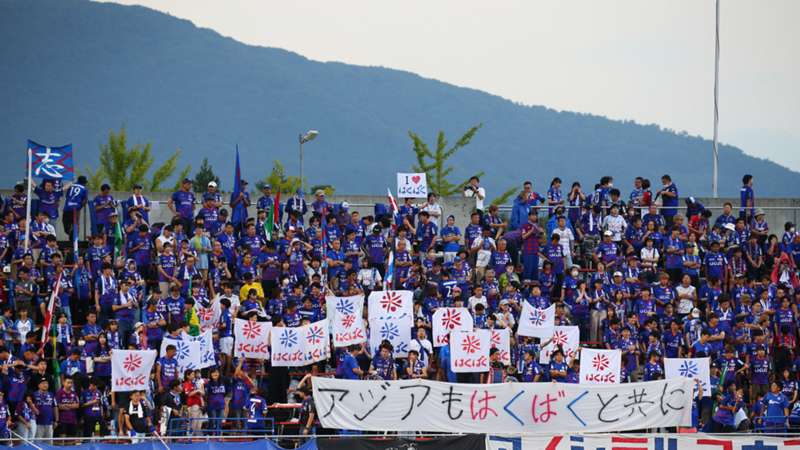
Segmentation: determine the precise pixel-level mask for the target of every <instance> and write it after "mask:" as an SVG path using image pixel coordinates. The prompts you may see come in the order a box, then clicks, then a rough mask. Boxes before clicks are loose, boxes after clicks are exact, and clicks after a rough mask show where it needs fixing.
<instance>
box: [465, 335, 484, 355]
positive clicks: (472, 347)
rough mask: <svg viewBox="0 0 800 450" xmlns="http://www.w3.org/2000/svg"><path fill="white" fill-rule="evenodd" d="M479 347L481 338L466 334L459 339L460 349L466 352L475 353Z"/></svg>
mask: <svg viewBox="0 0 800 450" xmlns="http://www.w3.org/2000/svg"><path fill="white" fill-rule="evenodd" d="M480 349H481V340H480V339H478V336H473V335H471V334H468V335H466V336H464V339H462V340H461V350H463V351H465V352H467V353H470V354H471V353H475V352H477V351H479V350H480Z"/></svg>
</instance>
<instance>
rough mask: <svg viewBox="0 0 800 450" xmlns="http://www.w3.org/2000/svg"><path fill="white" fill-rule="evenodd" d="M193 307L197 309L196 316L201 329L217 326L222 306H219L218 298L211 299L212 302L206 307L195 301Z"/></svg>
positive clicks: (210, 328)
mask: <svg viewBox="0 0 800 450" xmlns="http://www.w3.org/2000/svg"><path fill="white" fill-rule="evenodd" d="M195 309H196V310H197V318H198V319H199V320H200V330H201V331H206V330H213V329H214V328H217V324H219V319H220V317H221V316H222V308H220V306H219V300H218V299H215V300H214V301H212V303H211V304H210V305H208V308H206V307H204V306H203V305H201V304H199V303H195Z"/></svg>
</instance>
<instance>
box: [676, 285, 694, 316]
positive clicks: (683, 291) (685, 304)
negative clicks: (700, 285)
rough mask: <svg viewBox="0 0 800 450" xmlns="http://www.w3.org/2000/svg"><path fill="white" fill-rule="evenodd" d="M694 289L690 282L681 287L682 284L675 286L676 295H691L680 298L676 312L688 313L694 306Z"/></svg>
mask: <svg viewBox="0 0 800 450" xmlns="http://www.w3.org/2000/svg"><path fill="white" fill-rule="evenodd" d="M695 290H696V289H695V288H694V286H692V285H691V284H690V285H689V286H687V287H683V285H682V284H679V285H678V286H677V287H676V288H675V292H676V293H677V294H678V297H680V296H681V295H689V296H690V297H691V298H682V299H680V302H678V314H689V313H690V312H692V309H693V308H694V301H693V300H692V298H694V296H695V295H694V293H695Z"/></svg>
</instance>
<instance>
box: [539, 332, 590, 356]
mask: <svg viewBox="0 0 800 450" xmlns="http://www.w3.org/2000/svg"><path fill="white" fill-rule="evenodd" d="M551 338H552V339H550V342H548V343H547V345H545V346H544V347H543V348H542V349H541V352H539V363H540V364H550V355H552V354H553V352H554V351H555V350H556V348H558V347H560V348H561V350H562V351H563V352H564V357H565V360H566V361H567V364H570V363H571V362H572V360H573V359H574V358H575V357H576V356H577V355H578V349H579V348H580V344H581V329H580V327H577V326H556V327H555V328H554V329H553V335H552V336H551ZM547 339H548V338H545V340H547Z"/></svg>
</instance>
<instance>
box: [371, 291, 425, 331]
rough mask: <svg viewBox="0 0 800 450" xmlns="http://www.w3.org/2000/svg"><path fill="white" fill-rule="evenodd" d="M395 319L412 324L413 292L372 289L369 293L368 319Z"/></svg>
mask: <svg viewBox="0 0 800 450" xmlns="http://www.w3.org/2000/svg"><path fill="white" fill-rule="evenodd" d="M376 319H396V320H402V321H405V323H407V324H408V326H409V327H411V326H414V293H413V292H411V291H372V292H370V294H369V321H370V322H372V321H373V320H376Z"/></svg>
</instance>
